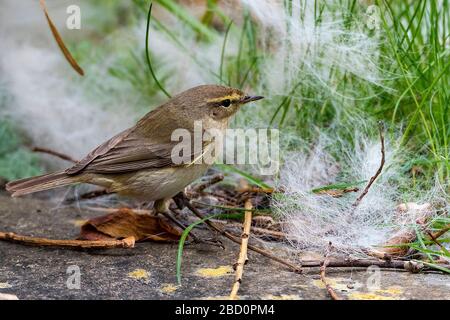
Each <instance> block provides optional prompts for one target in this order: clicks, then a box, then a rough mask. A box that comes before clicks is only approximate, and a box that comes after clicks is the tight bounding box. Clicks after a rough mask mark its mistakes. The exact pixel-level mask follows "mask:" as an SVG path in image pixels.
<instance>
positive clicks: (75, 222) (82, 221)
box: [70, 219, 87, 227]
mask: <svg viewBox="0 0 450 320" xmlns="http://www.w3.org/2000/svg"><path fill="white" fill-rule="evenodd" d="M70 222H72V224H73V225H74V226H75V227H81V226H82V225H83V224H85V223H86V222H87V220H85V219H77V220H71V221H70Z"/></svg>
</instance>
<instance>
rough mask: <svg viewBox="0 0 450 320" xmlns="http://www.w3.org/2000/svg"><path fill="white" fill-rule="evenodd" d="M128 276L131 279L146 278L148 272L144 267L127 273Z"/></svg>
mask: <svg viewBox="0 0 450 320" xmlns="http://www.w3.org/2000/svg"><path fill="white" fill-rule="evenodd" d="M128 276H129V277H130V278H133V279H144V280H147V279H148V277H149V273H148V272H147V271H146V270H144V269H136V270H134V271H132V272H130V273H128Z"/></svg>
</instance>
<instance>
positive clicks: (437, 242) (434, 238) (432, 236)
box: [426, 231, 447, 251]
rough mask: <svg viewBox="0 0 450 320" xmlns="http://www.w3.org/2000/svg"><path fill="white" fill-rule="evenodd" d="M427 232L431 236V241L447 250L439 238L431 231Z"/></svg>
mask: <svg viewBox="0 0 450 320" xmlns="http://www.w3.org/2000/svg"><path fill="white" fill-rule="evenodd" d="M426 234H427V235H428V236H429V237H430V239H431V241H433V242H434V243H435V244H437V245H438V246H439V248H441V249H442V250H443V251H445V250H447V248H445V247H444V246H443V245H442V243H440V242H439V241H438V239H437V238H436V237H435V236H434V235H433V233H432V232H431V231H426Z"/></svg>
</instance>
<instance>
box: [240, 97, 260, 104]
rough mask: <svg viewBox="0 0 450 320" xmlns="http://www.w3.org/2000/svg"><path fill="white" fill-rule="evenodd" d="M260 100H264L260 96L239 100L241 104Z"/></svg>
mask: <svg viewBox="0 0 450 320" xmlns="http://www.w3.org/2000/svg"><path fill="white" fill-rule="evenodd" d="M261 99H264V97H262V96H245V97H243V98H242V99H241V104H246V103H249V102H252V101H257V100H261Z"/></svg>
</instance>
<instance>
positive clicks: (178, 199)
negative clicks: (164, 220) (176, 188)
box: [172, 191, 189, 210]
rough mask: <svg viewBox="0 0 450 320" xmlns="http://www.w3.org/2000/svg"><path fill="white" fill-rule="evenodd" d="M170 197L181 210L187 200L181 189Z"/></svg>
mask: <svg viewBox="0 0 450 320" xmlns="http://www.w3.org/2000/svg"><path fill="white" fill-rule="evenodd" d="M172 199H173V201H174V202H175V204H176V205H177V207H178V209H180V210H183V209H184V207H186V204H187V203H188V202H189V199H188V197H187V196H186V194H185V193H184V192H183V191H181V192H178V193H177V194H176V195H175V196H174V197H173V198H172Z"/></svg>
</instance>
